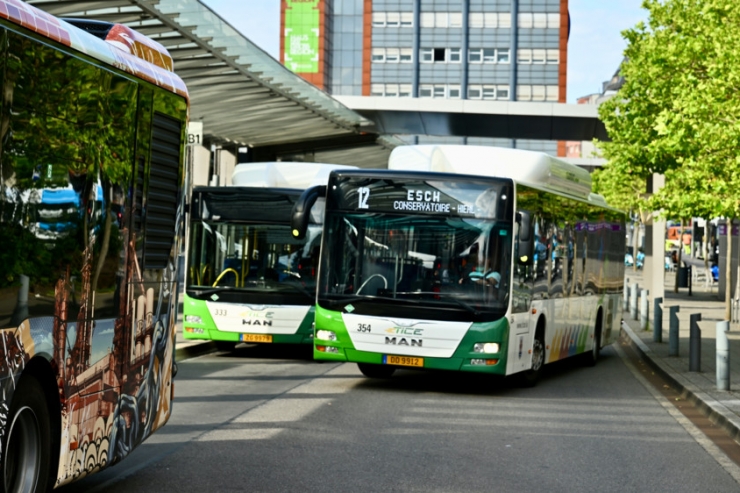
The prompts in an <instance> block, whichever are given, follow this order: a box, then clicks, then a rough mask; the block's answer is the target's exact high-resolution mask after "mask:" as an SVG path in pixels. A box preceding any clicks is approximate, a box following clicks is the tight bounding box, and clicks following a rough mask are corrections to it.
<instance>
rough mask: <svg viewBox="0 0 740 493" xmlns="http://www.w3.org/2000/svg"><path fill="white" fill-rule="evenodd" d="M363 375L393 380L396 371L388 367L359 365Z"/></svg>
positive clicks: (368, 364)
mask: <svg viewBox="0 0 740 493" xmlns="http://www.w3.org/2000/svg"><path fill="white" fill-rule="evenodd" d="M357 367H358V368H359V369H360V371H361V372H362V374H363V375H365V376H366V377H368V378H391V376H392V375H393V373H394V372H395V371H396V369H395V368H394V367H392V366H388V365H373V364H370V363H357Z"/></svg>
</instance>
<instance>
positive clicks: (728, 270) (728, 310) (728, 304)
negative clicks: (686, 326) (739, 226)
mask: <svg viewBox="0 0 740 493" xmlns="http://www.w3.org/2000/svg"><path fill="white" fill-rule="evenodd" d="M732 221H733V220H732V219H729V220H728V221H727V256H726V258H727V264H726V265H725V320H727V321H728V322H729V321H730V320H732V292H731V291H732V284H731V280H732Z"/></svg>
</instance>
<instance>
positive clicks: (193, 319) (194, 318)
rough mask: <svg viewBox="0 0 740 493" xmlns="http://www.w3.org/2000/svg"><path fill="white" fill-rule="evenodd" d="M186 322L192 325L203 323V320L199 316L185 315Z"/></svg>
mask: <svg viewBox="0 0 740 493" xmlns="http://www.w3.org/2000/svg"><path fill="white" fill-rule="evenodd" d="M185 321H186V322H190V323H191V324H202V323H203V319H201V318H200V317H199V316H198V315H185Z"/></svg>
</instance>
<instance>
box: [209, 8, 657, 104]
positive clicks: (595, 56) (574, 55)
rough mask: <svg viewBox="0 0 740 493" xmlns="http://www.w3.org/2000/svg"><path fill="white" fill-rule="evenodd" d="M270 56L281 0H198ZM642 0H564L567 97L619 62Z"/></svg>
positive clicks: (590, 88)
mask: <svg viewBox="0 0 740 493" xmlns="http://www.w3.org/2000/svg"><path fill="white" fill-rule="evenodd" d="M201 1H202V2H203V3H205V4H206V5H208V6H209V7H210V8H211V9H213V10H214V11H216V13H218V14H219V15H220V16H221V17H223V18H224V19H226V20H227V22H229V23H230V24H231V25H232V26H233V27H234V28H236V29H237V30H239V31H240V32H241V33H242V34H244V35H245V36H246V37H247V38H249V39H250V40H251V41H252V42H253V43H255V44H256V45H258V46H260V47H261V48H262V49H263V50H265V51H266V52H267V53H269V54H270V55H272V56H273V57H274V58H278V57H279V50H280V0H247V1H244V0H201ZM641 4H642V0H618V1H606V0H569V2H568V9H569V10H570V18H571V32H570V39H569V41H568V77H567V80H568V85H567V94H568V98H567V100H568V102H569V103H574V102H575V101H576V99H577V98H578V97H581V96H586V95H588V94H592V93H595V92H600V91H601V84H602V82H604V81H606V80H609V79H610V78H611V77H612V75H614V72H616V70H617V68H618V67H619V62H620V61H621V60H622V52H623V50H624V48H625V46H626V42H625V41H624V39H623V38H622V35H621V32H622V31H623V30H625V29H628V28H630V27H633V26H634V25H635V24H637V23H638V22H639V21H641V20H646V19H647V13H646V11H645V10H643V9H642V8H641V7H640V5H641Z"/></svg>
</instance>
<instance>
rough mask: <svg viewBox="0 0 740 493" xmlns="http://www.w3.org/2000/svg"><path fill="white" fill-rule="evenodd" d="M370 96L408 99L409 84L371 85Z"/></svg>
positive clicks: (409, 95) (409, 94)
mask: <svg viewBox="0 0 740 493" xmlns="http://www.w3.org/2000/svg"><path fill="white" fill-rule="evenodd" d="M370 94H371V95H372V96H383V97H386V98H397V97H400V98H410V97H411V84H372V85H371V86H370Z"/></svg>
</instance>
